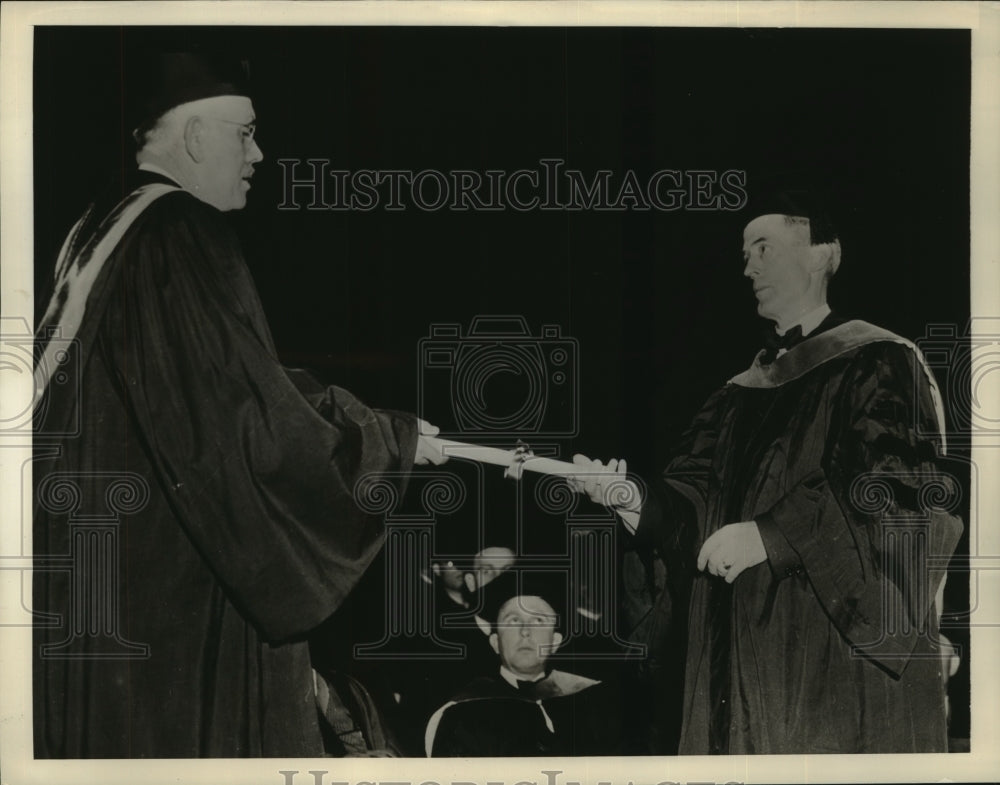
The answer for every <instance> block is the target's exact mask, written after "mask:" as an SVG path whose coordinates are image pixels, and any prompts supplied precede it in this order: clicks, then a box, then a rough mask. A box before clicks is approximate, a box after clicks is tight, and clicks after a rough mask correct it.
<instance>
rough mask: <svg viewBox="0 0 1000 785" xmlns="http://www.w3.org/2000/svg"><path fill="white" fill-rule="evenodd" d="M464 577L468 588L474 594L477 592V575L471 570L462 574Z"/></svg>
mask: <svg viewBox="0 0 1000 785" xmlns="http://www.w3.org/2000/svg"><path fill="white" fill-rule="evenodd" d="M462 579H463V580H464V581H465V588H466V589H468V590H469V591H470V592H471V593H472V594H475V593H476V576H475V575H473V574H472V573H471V572H467V573H465V574H464V575H462Z"/></svg>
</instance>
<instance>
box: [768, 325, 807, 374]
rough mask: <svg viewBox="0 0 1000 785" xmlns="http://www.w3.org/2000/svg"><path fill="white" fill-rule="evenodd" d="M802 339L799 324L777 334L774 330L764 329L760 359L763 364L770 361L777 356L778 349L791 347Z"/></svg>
mask: <svg viewBox="0 0 1000 785" xmlns="http://www.w3.org/2000/svg"><path fill="white" fill-rule="evenodd" d="M803 340H805V338H804V336H803V335H802V325H801V324H797V325H795V326H794V327H792V328H791V329H789V330H786V331H785V334H784V335H778V334H777V333H776V332H775V331H774V330H765V331H764V354H763V355H762V356H761V358H760V361H761V362H762V363H764V364H765V365H766V364H768V363H772V362H774V360H775V358H776V357H777V356H778V351H779V350H781V349H785V350H788V349H791V348H792V347H793V346H795V344H797V343H801V342H802V341H803Z"/></svg>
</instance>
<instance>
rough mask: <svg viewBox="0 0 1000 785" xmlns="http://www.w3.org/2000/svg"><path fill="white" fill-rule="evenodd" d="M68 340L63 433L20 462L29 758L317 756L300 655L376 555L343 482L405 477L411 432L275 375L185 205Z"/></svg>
mask: <svg viewBox="0 0 1000 785" xmlns="http://www.w3.org/2000/svg"><path fill="white" fill-rule="evenodd" d="M150 179H155V178H150ZM92 228H93V226H92V225H91V226H90V229H92ZM87 231H89V229H88V230H87ZM87 231H85V232H84V233H83V234H84V237H83V238H80V239H86V235H87ZM77 342H78V345H79V349H78V353H77V354H75V355H74V357H75V359H74V360H73V361H72V364H71V365H70V366H69V367H68V368H67V369H66V370H67V371H68V377H63V379H62V381H61V382H59V383H56V381H58V380H56V381H54V382H53V383H51V384H50V385H49V389H48V391H47V394H46V399H45V401H44V403H43V411H44V420H45V422H44V430H45V432H46V433H58V432H62V433H63V434H67V433H68V434H69V435H64V436H62V437H60V438H58V439H54V440H53V439H49V438H46V437H45V436H44V434H40V435H39V436H36V443H35V460H34V465H33V471H34V484H35V498H34V509H35V514H34V550H35V554H36V571H35V575H34V610H35V612H36V614H38V617H37V618H38V621H37V622H36V629H35V649H34V655H35V659H34V713H35V714H34V717H35V755H36V757H40V758H46V757H54V758H102V757H110V758H117V757H124V758H128V757H162V758H169V757H238V756H301V755H318V754H321V752H322V743H321V741H320V733H319V728H318V725H317V717H316V707H315V702H314V687H313V682H312V677H311V670H310V663H309V654H308V648H307V645H306V643H305V642H303V636H304V634H305V633H307V632H308V631H309V630H311V629H312V628H314V627H315V626H316V625H318V624H319V623H320V622H322V621H323V620H324V619H326V618H327V617H328V616H330V614H331V613H333V611H334V610H335V609H336V608H337V606H338V604H339V603H340V602H341V601H342V600H343V598H344V597H345V596H346V595H347V593H348V592H350V590H351V588H352V586H353V585H354V584H355V582H356V581H357V579H358V578H359V576H360V575H361V573H362V572H363V571H364V570H365V568H366V566H367V565H368V564H369V562H370V561H371V560H372V558H373V557H374V556H375V554H376V553H377V551H378V549H379V547H380V546H381V543H382V540H383V525H382V521H381V518H380V516H378V515H377V514H372V512H370V511H369V510H375V508H376V507H377V506H378V505H377V504H374V505H369V507H368V508H366V507H365V505H364V504H363V500H362V499H360V496H363V494H359V493H358V492H356V490H355V483H356V481H357V480H358V479H359V478H361V477H363V476H364V475H367V474H371V473H379V472H385V471H391V472H397V473H398V472H403V473H405V472H407V471H408V470H409V468H410V466H411V463H412V456H413V454H414V450H415V445H416V438H417V435H416V420H415V418H414V417H413V416H411V415H403V414H399V413H393V412H383V411H376V410H373V409H370V408H368V407H367V406H365V405H364V404H362V403H361V402H360V401H358V400H357V399H355V398H354V397H353V396H352V395H351V394H350V393H348V392H346V391H345V390H342V389H339V388H336V387H330V388H326V389H324V388H323V387H322V386H320V385H319V384H318V383H317V382H316V381H315V380H313V379H312V378H311V377H309V376H308V375H307V374H305V373H304V372H301V371H294V370H289V369H285V368H283V367H282V366H281V365H280V364H279V362H278V360H277V357H276V353H275V348H274V345H273V343H272V340H271V336H270V334H269V331H268V327H267V324H266V322H265V318H264V314H263V311H262V309H261V304H260V302H259V299H258V295H257V292H256V289H255V287H254V284H253V282H252V280H251V276H250V273H249V271H248V270H247V268H246V265H245V263H244V260H243V257H242V253H241V251H240V248H239V245H238V243H237V240H236V238H235V236H234V234H233V232H232V230H231V229H230V227H229V226H228V224H227V222H226V220H225V218H224V216H223V215H222V214H221V213H220V212H218V211H217V210H215V209H214V208H213V207H211V206H209V205H207V204H204V203H202V202H200V201H199V200H197V199H195V198H194V197H193V196H192V195H190V194H188V193H186V192H184V191H177V192H173V193H170V194H167V195H165V196H161V197H160V198H158V199H157V200H156V201H154V202H153V203H152V205H150V206H149V207H148V208H146V210H145V211H144V212H143V213H142V214H141V215H140V216H139V218H138V219H137V220H136V221H135V223H134V224H133V225H132V226H131V227H130V229H129V230H128V231H127V233H126V234H125V236H124V238H123V239H122V241H121V242H120V243H119V245H118V246H117V248H116V250H115V251H114V253H113V254H112V256H111V257H110V258H109V259H108V260H107V263H106V264H105V265H104V267H103V269H102V270H101V273H100V277H99V278H98V279H97V281H96V283H95V285H94V287H93V290H92V291H91V294H90V297H89V299H88V301H87V312H86V317H85V319H84V322H83V323H82V326H81V328H80V331H79V333H78V335H77ZM66 378H69V379H70V380H71V381H73V382H74V383H72V384H67V383H65V379H66ZM76 380H78V383H76ZM77 391H78V392H77ZM36 427H37V426H36ZM390 482H391V483H393V484H396V485H397V486H398V485H400V484H401V483H399V481H397V480H390ZM397 490H400V488H397Z"/></svg>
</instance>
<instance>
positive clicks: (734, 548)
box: [698, 521, 767, 583]
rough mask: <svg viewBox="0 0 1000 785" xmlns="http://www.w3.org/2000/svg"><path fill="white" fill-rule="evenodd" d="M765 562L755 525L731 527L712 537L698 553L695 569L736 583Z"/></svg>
mask: <svg viewBox="0 0 1000 785" xmlns="http://www.w3.org/2000/svg"><path fill="white" fill-rule="evenodd" d="M763 561H767V551H766V550H764V541H763V540H762V539H761V538H760V530H759V529H758V528H757V522H756V521H743V522H741V523H730V524H728V525H726V526H723V527H722V528H721V529H719V530H718V531H717V532H715V533H714V534H712V536H710V537H709V538H708V539H707V540H705V544H704V545H702V546H701V551H699V553H698V569H699V570H706V569H707V570H708V572H710V573H711V574H712V575H718V576H719V577H720V578H725V579H726V583H732V582H733V581H735V580H736V579H737V578H738V577H739V575H740V573H741V572H743V570H745V569H747V568H748V567H753V566H754V565H756V564H760V563H761V562H763Z"/></svg>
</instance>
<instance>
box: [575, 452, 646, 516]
mask: <svg viewBox="0 0 1000 785" xmlns="http://www.w3.org/2000/svg"><path fill="white" fill-rule="evenodd" d="M573 463H574V465H576V466H578V467H580V468H581V469H586V470H587V471H586V473H585V474H576V475H573V476H571V477H567V478H566V481H567V482H568V483H569V486H570V487H571V488H572V489H573V490H574V491H576V492H577V493H582V494H585V495H586V496H588V497H590V500H591V501H592V502H595V503H596V504H601V505H604V506H605V507H610V508H611V509H612V510H614V511H615V512H618V513H622V512H634V513H638V512H639V511H640V510H641V509H642V494H640V492H639V488H638V487H637V486H636V484H635V483H634V482H632V480H630V479H628V477H627V476H626V475H627V472H628V466H627V465H626V464H625V460H624V459H622V460H620V461H619V460H617V459H616V458H612V459H611V460H610V461H608V465H607V466H605V465H604V464H603V463H601V462H600V461H598V460H591V459H590V458H588V457H587V456H586V455H579V454H577V455H574V456H573Z"/></svg>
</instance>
